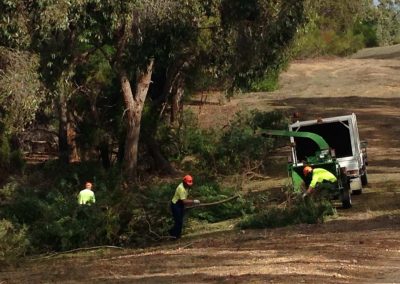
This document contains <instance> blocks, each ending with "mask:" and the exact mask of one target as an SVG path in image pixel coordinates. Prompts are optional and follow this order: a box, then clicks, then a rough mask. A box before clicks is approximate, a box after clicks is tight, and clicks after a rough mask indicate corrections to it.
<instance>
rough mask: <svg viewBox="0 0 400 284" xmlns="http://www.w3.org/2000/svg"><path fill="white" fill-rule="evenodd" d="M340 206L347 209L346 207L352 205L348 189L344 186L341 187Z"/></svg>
mask: <svg viewBox="0 0 400 284" xmlns="http://www.w3.org/2000/svg"><path fill="white" fill-rule="evenodd" d="M342 207H343V208H344V209H348V208H351V207H352V204H351V194H350V191H349V190H348V189H346V188H344V189H343V193H342Z"/></svg>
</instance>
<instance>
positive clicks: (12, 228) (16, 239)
mask: <svg viewBox="0 0 400 284" xmlns="http://www.w3.org/2000/svg"><path fill="white" fill-rule="evenodd" d="M28 247H29V241H28V238H27V228H26V226H18V225H15V224H13V223H12V222H10V221H9V220H6V219H1V220H0V264H2V265H4V264H6V263H13V262H15V261H16V260H17V259H18V258H19V257H21V256H23V255H25V253H26V251H27V249H28Z"/></svg>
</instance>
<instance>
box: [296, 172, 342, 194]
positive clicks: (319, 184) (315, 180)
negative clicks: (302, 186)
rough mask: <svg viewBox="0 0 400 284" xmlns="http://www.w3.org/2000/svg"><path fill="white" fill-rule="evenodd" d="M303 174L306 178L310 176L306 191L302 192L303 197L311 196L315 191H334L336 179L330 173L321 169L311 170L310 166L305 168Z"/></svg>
mask: <svg viewBox="0 0 400 284" xmlns="http://www.w3.org/2000/svg"><path fill="white" fill-rule="evenodd" d="M303 174H304V176H305V177H308V176H309V175H310V174H311V175H312V176H311V182H310V185H309V186H308V189H307V190H306V191H305V192H304V194H303V197H305V196H307V195H311V194H312V193H313V192H315V190H319V191H322V190H324V189H325V190H329V191H331V190H334V189H335V188H336V182H337V178H336V177H335V176H334V175H333V174H332V173H331V172H330V171H327V170H325V169H322V168H315V169H313V168H312V167H310V166H305V167H304V169H303Z"/></svg>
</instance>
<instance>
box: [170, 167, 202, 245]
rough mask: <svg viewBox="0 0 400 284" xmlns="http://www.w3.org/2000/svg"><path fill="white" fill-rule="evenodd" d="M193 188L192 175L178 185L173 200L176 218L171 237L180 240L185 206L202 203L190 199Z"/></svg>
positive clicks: (185, 177)
mask: <svg viewBox="0 0 400 284" xmlns="http://www.w3.org/2000/svg"><path fill="white" fill-rule="evenodd" d="M192 186H193V178H192V176H190V175H186V176H184V177H183V180H182V183H180V184H179V185H178V187H177V188H176V190H175V194H174V196H173V197H172V200H171V212H172V217H173V218H174V226H173V227H172V228H171V230H170V231H169V234H170V236H171V237H173V238H175V239H179V238H180V237H181V234H182V227H183V217H184V215H185V206H187V205H194V204H200V201H199V200H197V199H195V200H191V199H188V198H187V197H188V189H189V188H191V187H192Z"/></svg>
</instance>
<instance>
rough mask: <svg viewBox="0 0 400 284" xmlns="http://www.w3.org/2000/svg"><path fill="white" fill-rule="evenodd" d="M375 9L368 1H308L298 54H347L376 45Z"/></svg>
mask: <svg viewBox="0 0 400 284" xmlns="http://www.w3.org/2000/svg"><path fill="white" fill-rule="evenodd" d="M374 9H375V8H374V6H373V5H372V3H371V1H368V0H357V1H351V2H349V1H344V0H340V1H308V2H307V5H306V13H307V16H308V22H307V24H306V25H305V26H304V27H303V28H302V29H301V30H300V33H299V34H298V35H297V40H296V44H295V46H294V50H293V54H294V56H295V57H297V58H306V57H315V56H324V55H338V56H345V55H349V54H352V53H354V52H356V51H357V50H359V49H361V48H363V47H365V46H376V45H377V41H376V33H377V31H376V24H375V22H376V20H374V16H373V14H374Z"/></svg>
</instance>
